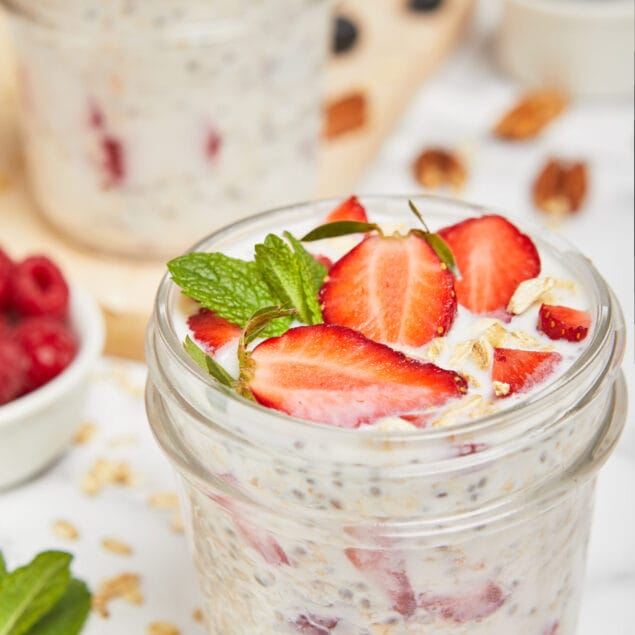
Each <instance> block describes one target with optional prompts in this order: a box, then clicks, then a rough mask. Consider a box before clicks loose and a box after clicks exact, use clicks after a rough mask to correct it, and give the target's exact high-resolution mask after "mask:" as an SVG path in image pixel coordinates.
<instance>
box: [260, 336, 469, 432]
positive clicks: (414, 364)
mask: <svg viewBox="0 0 635 635" xmlns="http://www.w3.org/2000/svg"><path fill="white" fill-rule="evenodd" d="M251 360H252V362H253V368H252V369H251V370H250V373H251V377H250V378H249V381H248V386H249V388H250V389H251V391H252V393H253V395H254V397H255V398H256V399H257V400H258V401H259V402H260V403H261V404H263V405H265V406H269V407H271V408H275V409H276V410H281V411H282V412H286V413H287V414H290V415H293V416H296V417H301V418H303V419H308V420H309V421H317V422H320V423H327V424H330V425H335V426H339V427H342V428H355V427H357V426H359V425H361V424H362V423H371V422H373V421H375V420H376V419H379V418H381V417H386V416H389V415H399V414H404V413H405V414H408V413H409V412H413V411H417V410H424V409H425V408H427V407H428V406H431V405H433V406H438V405H441V404H443V403H445V402H446V401H448V400H449V399H453V398H456V397H460V396H462V395H463V394H465V393H466V392H467V383H466V382H465V380H464V379H463V378H462V377H461V376H460V375H458V374H457V373H455V372H453V371H448V370H443V369H442V368H439V367H438V366H435V365H434V364H429V363H423V362H420V361H417V360H414V359H410V358H408V357H406V356H405V355H404V354H403V353H400V352H398V351H395V350H393V349H392V348H390V347H388V346H384V345H383V344H379V343H377V342H373V341H371V340H369V339H367V338H366V337H364V336H363V335H362V334H361V333H358V332H356V331H353V330H351V329H348V328H345V327H342V326H329V325H325V324H319V325H315V326H301V327H297V328H293V329H290V330H289V331H287V332H286V333H285V334H284V335H281V336H280V337H274V338H271V339H269V340H266V341H264V342H262V343H261V344H259V345H258V346H257V347H256V348H255V349H254V350H253V352H252V353H251Z"/></svg>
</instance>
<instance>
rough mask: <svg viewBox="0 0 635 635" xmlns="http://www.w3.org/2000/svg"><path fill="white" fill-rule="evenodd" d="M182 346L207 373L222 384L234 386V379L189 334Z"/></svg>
mask: <svg viewBox="0 0 635 635" xmlns="http://www.w3.org/2000/svg"><path fill="white" fill-rule="evenodd" d="M183 348H184V349H185V351H186V352H187V354H188V355H189V356H190V357H191V358H192V359H193V360H194V361H195V362H196V363H197V364H198V365H199V366H200V367H201V368H202V369H203V370H204V371H205V372H206V373H209V374H210V375H211V376H212V377H214V379H216V380H217V381H219V382H220V383H221V384H223V385H224V386H228V387H229V388H234V387H235V385H236V380H235V379H234V378H233V377H232V376H231V375H230V374H229V373H228V372H227V371H226V370H225V369H224V368H223V367H222V366H221V365H220V364H219V363H218V362H217V361H216V360H215V359H213V358H212V357H210V356H209V355H208V354H207V353H205V351H203V350H201V349H200V348H199V347H198V346H197V345H196V344H195V343H194V342H193V341H192V339H191V338H190V336H189V335H188V336H187V337H186V338H185V342H184V344H183Z"/></svg>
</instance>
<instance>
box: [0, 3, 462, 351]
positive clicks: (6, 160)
mask: <svg viewBox="0 0 635 635" xmlns="http://www.w3.org/2000/svg"><path fill="white" fill-rule="evenodd" d="M407 4H408V0H373V1H372V2H368V0H343V1H342V2H339V3H338V11H339V12H340V13H342V14H343V15H346V16H347V17H349V18H350V19H352V20H353V21H354V22H355V23H356V24H357V26H358V28H359V37H358V40H357V42H356V44H355V46H354V47H353V48H352V49H351V50H350V51H347V52H346V53H343V54H340V55H338V56H334V57H333V58H332V59H331V61H330V62H329V66H328V71H327V82H326V89H325V93H326V94H325V103H326V104H329V105H330V106H331V108H330V109H329V112H330V115H331V117H330V123H331V125H330V128H331V133H330V135H329V136H328V138H325V139H324V140H323V143H322V148H321V157H320V172H319V187H318V190H317V192H316V196H340V195H341V196H345V195H347V194H349V193H350V192H352V191H353V189H354V187H355V183H356V182H357V179H358V178H359V176H360V175H361V174H362V173H363V171H364V169H365V167H366V166H367V165H368V163H369V162H370V160H371V159H372V158H373V157H374V156H375V155H376V153H377V151H378V149H379V147H380V145H381V143H382V141H383V139H384V138H385V136H386V135H387V134H388V133H389V132H390V130H391V129H392V127H393V126H394V125H395V123H396V121H397V120H398V118H399V116H400V114H401V113H402V111H403V109H404V107H405V106H406V105H407V104H408V102H409V100H410V99H411V97H412V95H413V93H414V91H415V90H416V89H417V88H418V87H419V86H420V85H421V83H422V82H423V81H424V80H425V78H426V77H427V76H428V75H430V74H431V73H432V72H433V71H434V70H435V69H436V68H437V67H438V66H439V64H440V63H441V62H442V61H443V60H444V59H445V58H446V57H447V55H448V54H449V53H450V52H451V51H452V50H453V48H454V47H455V46H456V45H457V44H458V43H459V42H460V38H461V36H462V34H463V32H464V28H465V26H466V24H467V22H468V19H469V16H470V13H471V9H472V7H473V0H445V2H444V3H443V4H442V6H441V7H440V8H439V9H437V10H435V11H433V12H425V13H415V12H412V11H410V10H408V8H407ZM336 132H337V134H336ZM0 244H2V245H3V246H4V247H5V248H6V249H7V251H8V252H9V253H10V254H12V256H13V257H15V258H20V257H21V256H23V255H25V254H29V253H35V252H44V253H47V254H49V255H51V256H52V257H54V258H55V259H56V260H57V261H58V262H59V264H60V265H61V267H62V268H63V269H64V271H65V272H66V274H67V275H68V277H69V278H70V279H72V280H74V281H75V282H77V283H78V284H80V285H82V286H83V287H84V288H86V289H88V290H89V291H90V292H92V293H93V294H94V296H95V297H96V298H97V300H98V301H99V303H100V305H101V307H102V309H103V311H104V315H105V318H106V324H107V333H108V337H107V343H106V352H107V353H108V354H112V355H120V356H124V357H131V358H136V359H142V358H143V335H144V330H145V325H146V322H147V319H148V317H149V315H150V313H151V311H152V303H153V299H154V292H155V290H156V287H157V285H158V282H159V280H160V278H161V276H162V275H163V273H164V271H165V265H164V263H162V262H161V263H157V262H140V261H125V260H123V259H121V258H119V257H110V256H106V255H98V254H95V253H93V252H89V251H86V250H83V249H82V248H81V247H78V246H76V245H74V244H69V243H68V242H66V240H65V239H64V237H63V236H61V235H59V234H58V233H57V232H56V231H55V230H54V229H53V228H51V227H50V226H49V225H47V224H46V222H45V221H44V220H43V219H42V218H41V216H40V215H39V214H38V212H37V209H36V206H35V204H34V202H33V200H32V199H31V198H30V195H29V192H28V188H27V185H26V179H25V176H24V173H23V170H22V166H21V162H20V157H19V146H18V137H17V130H16V100H15V95H14V90H13V75H12V64H11V51H10V48H9V43H8V37H7V33H6V24H5V23H4V16H3V15H2V14H1V13H0Z"/></svg>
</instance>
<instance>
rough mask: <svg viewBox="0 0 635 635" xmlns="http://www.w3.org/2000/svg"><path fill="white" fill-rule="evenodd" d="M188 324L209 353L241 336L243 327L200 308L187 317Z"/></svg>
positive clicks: (195, 337) (196, 338)
mask: <svg viewBox="0 0 635 635" xmlns="http://www.w3.org/2000/svg"><path fill="white" fill-rule="evenodd" d="M187 325H188V327H189V329H190V331H191V332H192V335H193V337H194V339H195V340H196V341H197V342H198V343H199V344H201V345H203V346H204V347H205V350H206V351H207V352H208V353H209V354H214V353H215V352H216V351H217V350H218V349H219V348H222V347H223V346H225V344H228V343H229V342H231V341H233V340H235V339H238V338H239V337H240V333H241V328H240V326H237V325H236V324H232V323H231V322H229V321H228V320H226V319H225V318H222V317H220V316H219V315H217V314H216V313H214V312H213V311H210V310H209V309H199V311H198V313H194V314H193V315H190V316H189V317H188V318H187Z"/></svg>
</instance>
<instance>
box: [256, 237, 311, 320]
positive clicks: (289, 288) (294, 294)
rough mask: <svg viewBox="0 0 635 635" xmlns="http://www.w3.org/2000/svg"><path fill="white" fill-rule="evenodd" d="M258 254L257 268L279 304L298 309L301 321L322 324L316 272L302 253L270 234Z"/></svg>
mask: <svg viewBox="0 0 635 635" xmlns="http://www.w3.org/2000/svg"><path fill="white" fill-rule="evenodd" d="M255 251H256V266H257V267H258V270H259V271H260V274H261V275H262V277H263V279H264V280H265V281H266V282H267V284H268V285H269V287H270V288H271V290H272V291H273V293H274V295H275V296H276V298H277V299H278V300H279V302H280V303H281V304H282V305H283V306H284V307H287V308H294V309H296V310H297V317H298V319H299V320H300V321H301V322H304V323H305V324H320V323H321V322H322V310H321V309H320V305H319V302H318V299H317V292H316V290H315V284H314V280H313V273H312V271H311V269H310V267H309V265H308V263H307V262H306V259H305V257H303V254H300V255H298V253H297V252H295V251H294V250H293V249H291V247H290V246H289V245H288V244H287V243H286V242H285V241H284V240H283V239H282V238H280V237H279V236H276V235H274V234H269V235H268V236H267V237H266V238H265V242H264V243H262V244H259V245H256V247H255ZM307 255H308V254H307ZM309 257H310V256H309ZM274 304H275V303H274Z"/></svg>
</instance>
